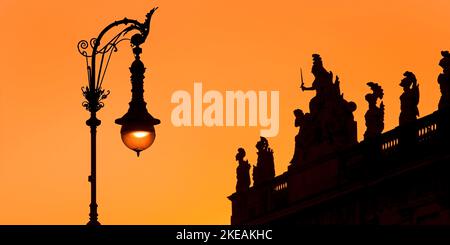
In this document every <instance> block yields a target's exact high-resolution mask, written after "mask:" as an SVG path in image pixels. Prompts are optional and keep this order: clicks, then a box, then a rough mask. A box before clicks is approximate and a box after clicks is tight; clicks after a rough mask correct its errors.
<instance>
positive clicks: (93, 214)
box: [86, 112, 101, 226]
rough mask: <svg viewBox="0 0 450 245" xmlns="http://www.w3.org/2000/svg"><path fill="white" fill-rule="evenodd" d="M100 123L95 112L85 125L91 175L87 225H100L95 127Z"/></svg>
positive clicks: (89, 179)
mask: <svg viewBox="0 0 450 245" xmlns="http://www.w3.org/2000/svg"><path fill="white" fill-rule="evenodd" d="M100 123H101V121H100V120H99V119H98V118H97V116H96V112H91V118H89V120H87V121H86V124H87V125H88V126H89V127H90V128H91V175H90V176H89V177H88V181H89V182H90V183H91V203H90V204H89V210H90V212H89V222H88V223H87V225H92V226H96V225H100V222H99V221H98V213H97V206H98V205H97V127H98V126H99V125H100Z"/></svg>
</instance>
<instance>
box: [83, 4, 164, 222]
mask: <svg viewBox="0 0 450 245" xmlns="http://www.w3.org/2000/svg"><path fill="white" fill-rule="evenodd" d="M156 9H157V7H156V8H153V9H152V10H150V12H148V14H147V16H146V20H145V21H144V22H143V23H140V22H138V21H136V20H130V19H127V18H125V19H123V20H119V21H115V22H113V23H111V24H110V25H108V26H107V27H105V29H103V30H102V31H101V32H100V34H99V35H98V37H97V38H92V39H91V40H90V41H89V42H88V41H86V40H81V41H80V42H78V46H77V47H78V52H79V53H80V54H81V55H83V56H84V57H85V59H86V66H87V73H88V82H89V83H88V86H84V87H82V88H81V90H82V91H83V96H84V98H85V99H86V100H85V101H84V102H83V103H82V105H83V106H84V107H85V108H86V110H88V111H89V112H90V118H89V119H88V120H87V121H86V124H87V125H88V126H89V127H90V133H91V175H90V176H89V178H88V181H89V182H90V183H91V203H90V205H89V207H90V212H89V222H88V223H87V225H100V222H99V221H98V213H97V206H98V205H97V201H96V199H97V179H96V175H97V171H96V155H97V148H96V145H97V138H96V134H97V127H98V126H99V125H100V123H101V121H100V120H99V119H98V118H97V116H96V114H97V111H99V110H100V109H101V108H102V107H103V106H104V103H103V100H104V99H106V98H107V97H108V95H109V93H110V92H109V90H107V91H105V90H104V89H103V88H102V83H103V79H104V77H105V73H106V70H107V68H108V64H109V61H110V58H111V55H112V53H113V52H116V51H117V50H118V49H117V44H119V43H120V42H122V41H130V44H131V47H132V50H133V53H134V57H135V60H134V61H133V63H132V64H131V67H130V72H131V85H132V89H131V92H132V98H131V102H130V103H129V105H130V107H129V109H128V112H127V113H126V114H125V115H124V116H123V117H121V118H119V119H117V120H116V121H115V122H116V124H119V125H121V126H122V128H121V130H120V134H121V138H122V141H123V143H124V144H125V145H126V146H127V147H128V148H130V149H132V150H134V151H136V152H137V155H138V156H139V153H140V152H141V151H143V150H145V149H146V148H148V147H150V146H151V145H152V144H153V141H154V140H155V137H156V134H155V128H154V126H155V125H158V124H159V123H160V120H158V119H156V118H154V117H153V116H152V115H150V113H148V111H147V108H146V105H147V104H146V103H145V101H144V96H143V93H144V72H145V67H144V64H143V63H142V61H141V60H140V54H141V53H142V49H141V47H140V45H141V44H143V43H144V42H145V40H146V38H147V36H148V34H149V32H150V21H151V18H152V15H153V13H154V12H155V11H156ZM119 26H125V27H124V28H123V29H121V30H120V31H119V32H118V33H117V34H116V35H115V36H113V37H112V38H111V39H110V40H109V41H108V42H107V43H105V44H102V43H101V41H102V38H103V36H104V35H105V34H106V33H107V32H108V31H110V30H112V29H113V28H114V27H119ZM132 31H134V32H137V33H135V34H134V35H132V36H131V38H126V36H127V34H128V33H129V32H132ZM89 51H91V52H89ZM97 59H98V60H97ZM97 61H99V62H100V63H99V66H98V68H97V66H96V62H97Z"/></svg>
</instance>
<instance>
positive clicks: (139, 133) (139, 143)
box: [120, 124, 156, 156]
mask: <svg viewBox="0 0 450 245" xmlns="http://www.w3.org/2000/svg"><path fill="white" fill-rule="evenodd" d="M120 136H121V138H122V142H123V143H124V144H125V146H126V147H128V148H130V149H131V150H133V151H135V152H136V153H137V155H138V156H139V154H140V152H141V151H143V150H145V149H147V148H149V147H150V146H151V145H152V144H153V142H154V141H155V137H156V133H155V127H154V126H153V125H151V124H147V125H133V124H132V125H122V128H121V129H120Z"/></svg>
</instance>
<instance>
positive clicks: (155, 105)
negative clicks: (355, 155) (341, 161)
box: [0, 0, 450, 224]
mask: <svg viewBox="0 0 450 245" xmlns="http://www.w3.org/2000/svg"><path fill="white" fill-rule="evenodd" d="M131 2H132V4H131ZM154 6H159V7H160V8H159V9H158V11H157V12H156V14H155V15H154V17H153V20H152V25H151V26H152V29H151V33H150V36H149V38H148V39H147V41H146V43H145V44H144V45H143V46H142V48H143V54H142V56H141V57H142V60H143V62H144V63H145V65H146V67H147V72H146V79H145V90H146V92H145V97H146V101H147V102H148V109H149V111H150V112H151V113H152V114H153V115H154V116H156V117H158V118H159V119H161V121H162V123H161V125H159V126H157V128H156V130H157V138H156V141H155V143H154V145H153V146H152V147H151V148H149V149H148V150H146V151H144V152H143V153H142V155H141V157H140V158H137V157H136V154H135V153H134V152H132V151H131V150H129V149H127V148H126V147H125V146H124V145H123V144H122V142H121V139H120V134H119V130H120V127H119V126H118V125H115V124H114V119H116V118H118V117H121V116H122V115H123V114H124V113H125V112H126V110H127V109H128V102H129V100H130V97H131V95H130V88H131V86H130V82H129V76H130V74H129V70H128V67H129V66H130V64H131V62H132V60H133V56H132V53H131V50H130V49H129V47H128V45H127V44H125V43H123V44H122V45H121V46H120V47H119V52H117V53H115V54H114V56H113V57H112V61H111V63H110V66H109V70H108V74H107V75H106V78H105V81H104V88H106V89H110V90H111V95H110V96H109V98H108V99H107V100H106V101H105V107H104V108H103V109H102V110H101V111H100V112H99V114H98V117H99V118H100V119H101V120H102V125H101V126H100V128H99V130H98V203H99V215H100V216H99V220H100V222H101V223H103V224H228V223H229V221H230V214H231V205H230V202H229V201H228V200H227V198H226V197H227V196H228V195H230V194H232V193H233V192H234V188H235V171H236V166H237V163H236V161H235V160H234V156H235V153H236V150H237V148H238V147H244V148H245V149H246V151H247V157H248V159H249V161H250V162H251V164H255V162H256V149H255V147H254V145H255V143H256V142H257V140H258V138H259V128H258V127H245V128H242V127H241V128H238V127H234V128H226V127H219V128H207V127H201V128H198V127H197V128H194V127H192V128H186V127H181V128H176V127H174V126H173V125H172V123H171V121H170V114H171V111H172V109H173V108H174V107H175V105H174V104H171V103H170V97H171V95H172V93H173V92H174V91H176V90H181V89H182V90H187V91H190V92H191V93H192V91H193V83H194V82H203V89H204V90H209V89H214V90H219V91H225V90H244V91H245V90H279V91H280V131H279V134H278V136H276V137H274V138H270V139H269V142H270V145H271V147H272V148H273V149H274V152H275V161H276V163H275V164H276V173H277V174H281V173H283V172H284V171H285V170H286V169H287V166H288V163H289V160H290V159H291V157H292V154H293V148H294V137H295V135H296V133H297V131H298V129H296V128H295V127H294V125H293V124H294V122H293V121H294V117H293V114H292V111H293V110H294V109H295V108H302V109H304V110H308V102H309V99H311V98H312V97H313V96H314V92H301V91H300V90H299V89H298V87H299V84H300V83H299V68H300V67H302V68H303V71H304V76H305V80H306V81H305V82H306V85H308V86H309V85H310V84H311V81H312V75H311V74H310V72H309V71H310V69H311V65H312V59H311V54H312V53H320V54H321V56H322V58H323V61H324V65H325V67H326V68H327V69H329V70H332V71H333V72H334V74H337V75H339V76H340V80H341V90H342V91H343V93H344V96H345V98H346V99H347V100H352V101H354V102H356V103H357V105H358V109H357V110H356V112H355V113H354V114H355V118H356V120H357V121H358V136H359V139H361V138H362V134H363V133H364V130H365V126H364V113H365V111H366V110H367V103H366V102H365V100H364V95H365V94H366V93H367V92H369V91H370V89H369V88H368V87H367V86H366V83H367V82H368V81H375V82H378V83H380V84H381V85H382V86H383V88H384V90H385V98H384V103H385V105H386V117H385V121H386V124H385V125H386V126H385V130H389V129H392V128H394V127H395V126H396V125H397V124H398V115H399V108H400V103H399V96H400V94H401V92H402V89H401V88H400V87H399V83H400V80H401V78H402V77H403V76H402V74H403V72H405V71H406V70H410V71H412V72H414V73H415V74H416V76H417V78H418V82H419V84H420V92H421V99H420V104H419V109H420V114H421V116H423V115H426V114H429V113H431V112H433V111H434V110H436V108H437V104H438V100H439V96H440V94H439V87H438V84H437V81H436V78H437V76H438V74H439V73H440V71H441V69H440V67H439V66H438V65H437V64H438V62H439V60H440V58H441V56H440V51H441V50H445V49H450V42H449V40H450V28H448V24H449V19H450V12H449V11H448V10H449V9H450V1H448V0H428V1H422V0H402V1H400V0H399V1H388V0H379V1H355V0H340V1H294V0H292V1H276V2H275V1H237V0H229V1H208V0H193V1H181V0H178V1H149V0H147V1H143V0H133V1H114V3H112V2H111V1H106V0H101V1H88V0H77V1H49V0H41V1H17V0H2V1H1V2H0V23H1V24H0V25H1V30H2V38H1V39H0V74H1V75H0V80H1V87H0V113H1V119H0V135H1V137H0V200H2V201H1V202H0V224H84V223H86V222H87V220H88V212H89V207H88V205H89V191H90V189H89V183H88V182H87V176H88V175H89V171H90V168H89V167H90V165H89V153H90V152H89V129H88V127H87V126H86V125H85V120H86V119H87V118H88V117H89V114H88V112H87V111H85V110H84V108H83V107H82V106H81V102H82V101H83V97H82V94H81V90H80V88H81V86H84V85H86V84H87V77H86V71H85V69H86V68H85V63H84V59H83V57H81V56H80V55H79V54H78V52H77V49H76V45H77V43H78V41H79V40H81V39H89V38H91V37H96V36H97V35H98V33H99V32H100V31H101V30H102V29H103V28H104V27H105V26H106V25H108V24H109V23H111V22H113V21H115V20H118V19H122V18H124V17H128V18H133V19H138V20H140V21H143V20H144V19H145V14H146V13H147V12H148V10H150V9H151V8H152V7H154Z"/></svg>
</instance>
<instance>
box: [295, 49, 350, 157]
mask: <svg viewBox="0 0 450 245" xmlns="http://www.w3.org/2000/svg"><path fill="white" fill-rule="evenodd" d="M312 57H313V65H312V68H311V73H312V74H313V75H314V81H313V82H312V85H311V87H307V86H305V82H304V81H303V74H302V76H301V86H300V88H301V90H302V91H312V90H314V91H316V95H315V96H314V97H313V98H312V99H311V101H310V103H309V113H303V111H301V110H296V111H294V115H295V117H296V119H295V125H296V126H297V127H299V128H300V130H299V133H298V135H297V136H296V139H295V142H296V144H295V145H296V147H295V151H294V156H293V157H292V160H291V165H292V166H294V165H296V166H298V165H299V163H300V162H305V161H310V160H313V159H315V158H316V157H319V156H320V155H322V154H324V153H327V152H332V151H335V150H337V149H339V148H341V147H345V146H348V145H351V144H354V143H357V137H356V131H357V130H356V122H355V120H354V117H353V111H355V110H356V104H355V103H354V102H351V101H346V100H345V99H344V95H343V94H342V93H341V90H340V81H339V77H338V76H336V78H335V80H334V82H333V73H332V72H331V71H330V72H329V71H327V70H326V69H325V68H324V66H323V62H322V58H321V57H320V55H318V54H313V55H312Z"/></svg>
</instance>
